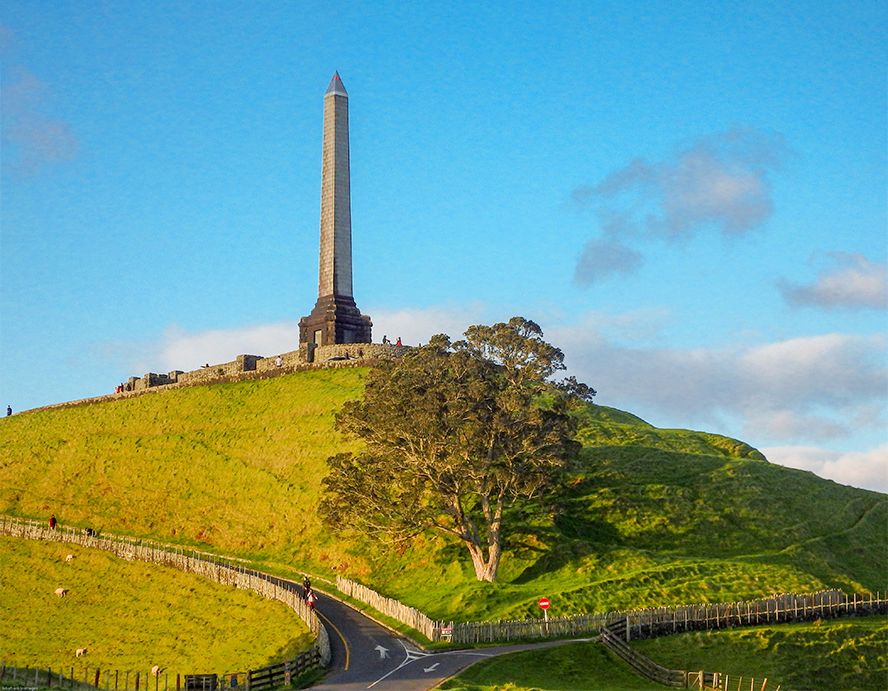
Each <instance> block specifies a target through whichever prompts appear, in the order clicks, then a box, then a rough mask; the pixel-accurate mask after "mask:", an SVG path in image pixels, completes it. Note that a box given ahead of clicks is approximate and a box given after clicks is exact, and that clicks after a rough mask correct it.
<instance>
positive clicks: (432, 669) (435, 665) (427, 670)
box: [422, 662, 441, 674]
mask: <svg viewBox="0 0 888 691" xmlns="http://www.w3.org/2000/svg"><path fill="white" fill-rule="evenodd" d="M440 664H441V663H440V662H436V663H435V664H433V665H432V666H431V667H426V668H425V669H424V670H422V671H423V672H425V673H426V674H428V673H429V672H434V671H435V667H437V666H438V665H440Z"/></svg>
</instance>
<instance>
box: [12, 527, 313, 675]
mask: <svg viewBox="0 0 888 691" xmlns="http://www.w3.org/2000/svg"><path fill="white" fill-rule="evenodd" d="M0 551H2V571H0V598H2V603H3V610H2V617H0V659H2V660H4V661H5V662H6V663H7V664H8V665H10V666H17V667H41V668H43V669H45V668H46V667H52V668H53V669H55V670H56V671H60V670H62V669H64V670H65V673H66V674H67V673H68V670H70V668H71V667H72V666H74V668H75V669H76V670H81V669H84V668H85V667H87V666H88V667H89V668H92V669H95V668H101V669H106V670H107V669H112V670H119V671H126V670H132V671H141V672H142V673H145V672H146V671H147V670H148V669H150V668H151V667H152V666H154V665H159V666H160V667H161V669H163V670H165V671H168V672H171V673H173V674H177V673H181V674H193V673H202V672H206V671H213V672H219V671H225V670H231V671H245V670H247V669H258V668H260V667H264V666H266V665H268V664H271V663H275V662H282V661H284V660H288V659H292V658H294V657H295V656H296V655H298V654H299V653H300V652H302V651H304V650H308V649H309V648H310V647H311V646H312V645H313V644H314V639H313V636H312V635H311V632H310V631H309V630H308V627H307V626H306V625H305V624H304V622H303V621H302V620H301V619H300V618H299V617H298V616H297V615H296V614H295V613H294V612H293V611H292V610H290V609H289V608H288V607H286V606H285V605H284V604H282V603H279V602H275V601H272V600H266V599H265V598H262V597H260V596H259V595H256V594H254V593H251V592H249V591H245V590H238V589H237V588H235V587H233V586H223V585H219V584H217V583H214V582H212V581H209V580H207V579H205V578H201V577H200V576H196V575H193V574H186V573H182V572H180V571H176V570H174V569H171V568H167V567H161V566H155V565H153V564H146V563H143V562H127V561H125V560H122V559H118V558H116V557H114V556H113V555H111V554H109V553H107V552H102V551H99V550H90V549H85V548H81V547H79V546H76V545H71V544H64V543H55V542H37V541H30V540H21V539H17V538H8V537H2V538H0ZM68 554H71V555H73V556H74V559H73V560H72V561H70V562H68V561H66V556H67V555H68ZM59 587H61V588H65V589H66V590H67V591H68V593H67V595H66V596H65V597H63V598H59V597H57V596H56V595H54V592H55V590H56V589H57V588H59ZM78 648H86V649H87V653H86V655H84V656H83V657H80V658H76V657H75V651H76V650H77V649H78Z"/></svg>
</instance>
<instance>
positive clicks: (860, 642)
mask: <svg viewBox="0 0 888 691" xmlns="http://www.w3.org/2000/svg"><path fill="white" fill-rule="evenodd" d="M886 635H888V622H886V621H885V617H875V616H874V617H864V618H860V619H841V620H833V621H817V622H813V623H805V624H779V625H775V626H768V627H760V628H759V627H757V628H754V629H740V630H736V631H730V630H725V631H717V632H716V631H710V632H699V633H688V634H680V635H678V636H667V637H664V638H657V639H654V640H647V641H635V642H634V643H633V644H632V646H633V647H634V648H638V649H639V650H641V651H642V652H643V653H644V654H645V655H648V656H650V657H651V658H652V659H654V660H656V661H657V662H658V663H660V664H663V665H665V666H666V667H669V668H671V669H685V670H687V669H705V670H708V671H717V672H720V673H721V674H727V675H729V688H731V689H737V688H743V689H748V688H750V678H752V677H754V678H755V679H756V684H755V688H756V689H759V688H761V685H762V683H763V682H764V680H765V679H767V680H768V685H767V688H769V689H776V688H777V687H778V685H779V686H781V687H783V688H787V689H798V690H801V689H806V690H808V691H834V690H835V689H843V690H844V691H852V690H856V691H881V690H882V689H884V688H886V683H885V682H886V680H888V645H886ZM741 678H743V679H744V680H745V681H744V682H743V683H742V684H741V683H740V680H741ZM440 688H441V689H447V690H448V691H506V690H508V691H586V690H587V689H597V691H644V690H647V691H655V690H656V689H660V690H661V691H662V689H665V688H666V687H664V686H663V685H661V684H656V683H654V682H648V681H646V680H645V679H642V678H641V677H638V676H636V675H635V673H634V672H633V671H632V669H631V668H630V667H629V666H628V665H627V664H626V663H625V662H623V661H622V660H620V659H619V658H618V657H616V655H614V654H613V653H611V652H610V651H608V650H607V649H606V648H604V646H601V645H599V644H596V643H571V644H568V645H563V646H559V647H557V648H550V649H541V650H533V651H528V652H522V653H513V654H511V655H506V656H503V657H497V658H493V659H490V660H484V661H482V662H479V663H477V664H476V665H474V666H472V667H470V668H469V669H468V670H466V671H465V672H463V673H462V674H460V675H458V676H457V677H456V678H454V679H450V680H448V681H445V682H444V683H443V684H442V685H441V687H440Z"/></svg>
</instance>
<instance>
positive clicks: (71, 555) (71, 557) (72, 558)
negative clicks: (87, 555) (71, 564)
mask: <svg viewBox="0 0 888 691" xmlns="http://www.w3.org/2000/svg"><path fill="white" fill-rule="evenodd" d="M65 561H74V555H73V554H69V555H68V556H67V557H65Z"/></svg>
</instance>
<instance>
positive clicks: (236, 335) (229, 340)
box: [98, 321, 299, 376]
mask: <svg viewBox="0 0 888 691" xmlns="http://www.w3.org/2000/svg"><path fill="white" fill-rule="evenodd" d="M298 349H299V322H298V321H286V322H280V323H277V324H264V325H258V326H245V327H239V328H234V329H212V330H209V331H201V332H198V333H193V332H189V331H186V330H185V329H182V328H181V327H179V326H176V325H173V326H169V327H167V328H166V329H165V330H164V332H163V333H162V334H161V336H160V338H159V339H158V340H157V341H152V342H129V343H120V342H114V343H104V344H100V346H99V347H98V350H99V352H100V353H103V354H105V356H106V357H109V358H113V359H115V360H125V361H126V365H125V367H126V368H127V369H128V370H129V371H131V372H133V374H134V375H135V376H142V374H144V373H145V372H171V371H172V370H182V371H185V372H188V371H190V370H196V369H199V368H200V367H202V366H203V365H205V364H210V365H218V364H221V363H223V362H232V361H233V360H235V359H236V358H237V356H238V355H260V356H262V357H269V356H271V355H278V354H280V353H288V352H290V351H293V350H298Z"/></svg>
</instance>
